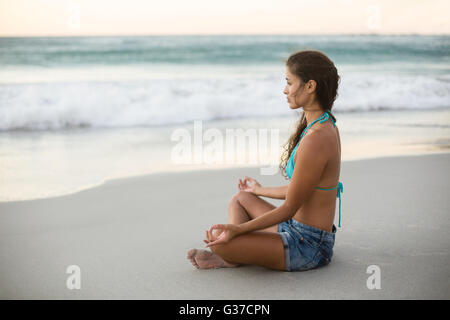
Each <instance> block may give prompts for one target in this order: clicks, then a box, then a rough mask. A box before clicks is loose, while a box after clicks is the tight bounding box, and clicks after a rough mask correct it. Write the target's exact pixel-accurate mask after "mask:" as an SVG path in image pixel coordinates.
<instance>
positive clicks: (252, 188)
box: [238, 176, 261, 195]
mask: <svg viewBox="0 0 450 320" xmlns="http://www.w3.org/2000/svg"><path fill="white" fill-rule="evenodd" d="M247 182H249V183H250V185H247ZM238 188H239V190H241V191H247V192H250V193H253V194H254V195H257V191H258V188H261V184H259V182H258V181H256V180H255V179H253V178H250V177H247V176H245V179H244V180H241V179H239V184H238Z"/></svg>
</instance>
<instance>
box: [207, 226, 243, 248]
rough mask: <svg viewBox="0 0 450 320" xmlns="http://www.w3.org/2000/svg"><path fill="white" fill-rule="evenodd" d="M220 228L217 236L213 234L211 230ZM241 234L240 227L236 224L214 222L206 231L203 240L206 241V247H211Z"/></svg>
mask: <svg viewBox="0 0 450 320" xmlns="http://www.w3.org/2000/svg"><path fill="white" fill-rule="evenodd" d="M214 229H216V230H220V231H222V232H219V234H218V235H217V236H214V235H213V230H214ZM240 234H242V231H241V228H240V227H239V226H238V225H236V224H215V225H213V226H211V228H209V230H207V231H206V238H207V240H204V242H205V243H206V247H207V248H208V247H211V246H214V245H216V244H224V243H227V242H228V241H230V240H231V239H233V238H235V237H237V236H238V235H240Z"/></svg>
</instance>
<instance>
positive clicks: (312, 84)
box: [306, 80, 317, 93]
mask: <svg viewBox="0 0 450 320" xmlns="http://www.w3.org/2000/svg"><path fill="white" fill-rule="evenodd" d="M316 86H317V82H316V81H315V80H309V81H308V83H307V85H306V90H308V93H313V92H314V91H315V90H316Z"/></svg>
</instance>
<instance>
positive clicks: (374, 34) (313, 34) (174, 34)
mask: <svg viewBox="0 0 450 320" xmlns="http://www.w3.org/2000/svg"><path fill="white" fill-rule="evenodd" d="M171 36H173V37H180V36H188V37H192V36H205V37H210V36H425V37H426V36H450V33H417V32H410V33H239V34H237V33H211V34H204V33H186V34H183V33H179V34H177V33H169V34H156V33H155V34H125V33H124V34H71V35H63V34H61V35H57V34H51V35H45V34H44V35H1V34H0V38H71V37H73V38H77V37H78V38H81V37H171Z"/></svg>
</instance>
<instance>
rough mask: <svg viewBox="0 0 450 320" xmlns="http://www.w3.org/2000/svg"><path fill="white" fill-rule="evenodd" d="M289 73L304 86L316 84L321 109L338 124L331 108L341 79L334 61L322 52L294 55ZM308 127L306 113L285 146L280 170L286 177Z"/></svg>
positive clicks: (288, 63)
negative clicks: (291, 160) (290, 158)
mask: <svg viewBox="0 0 450 320" xmlns="http://www.w3.org/2000/svg"><path fill="white" fill-rule="evenodd" d="M286 66H287V67H288V68H289V72H290V73H292V74H293V75H295V76H297V77H298V78H300V80H301V81H302V83H303V85H304V84H305V83H307V82H308V81H309V80H314V81H315V82H316V97H317V100H318V102H319V105H320V107H321V108H322V109H323V111H324V112H329V115H330V116H331V117H332V118H333V120H334V121H335V122H336V118H335V117H334V116H333V114H331V108H332V107H333V103H334V101H335V100H336V97H337V90H338V86H339V80H340V77H339V75H338V72H337V69H336V67H335V66H334V63H333V61H331V60H330V58H328V57H327V56H326V55H325V54H324V53H322V52H320V51H313V50H306V51H300V52H297V53H294V54H292V55H291V56H290V57H289V58H288V60H287V61H286ZM306 126H307V121H306V116H305V112H304V111H303V112H302V115H301V117H300V119H299V121H298V123H297V127H296V130H295V132H294V133H293V134H292V135H291V136H290V138H289V140H288V141H287V142H286V144H285V145H284V146H283V147H284V151H283V153H282V155H281V163H280V169H281V173H282V175H283V176H284V177H286V178H288V177H287V175H286V165H287V162H288V160H289V157H290V156H291V153H292V150H293V149H294V148H295V146H296V145H297V143H298V142H299V140H300V135H301V134H302V132H303V130H304V129H305V128H306Z"/></svg>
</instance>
